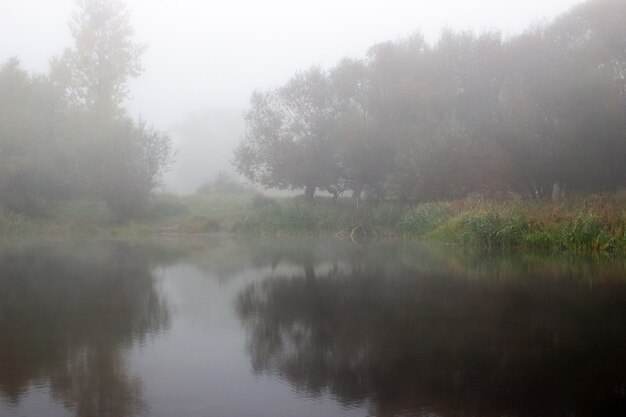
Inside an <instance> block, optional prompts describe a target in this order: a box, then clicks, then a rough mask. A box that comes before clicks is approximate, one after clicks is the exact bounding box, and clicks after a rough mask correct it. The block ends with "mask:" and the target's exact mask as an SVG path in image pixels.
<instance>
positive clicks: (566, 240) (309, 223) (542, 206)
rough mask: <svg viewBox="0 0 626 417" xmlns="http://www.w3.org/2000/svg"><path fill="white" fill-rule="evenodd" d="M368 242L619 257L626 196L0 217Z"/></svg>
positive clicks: (170, 203) (79, 204)
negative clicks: (368, 231) (125, 220)
mask: <svg viewBox="0 0 626 417" xmlns="http://www.w3.org/2000/svg"><path fill="white" fill-rule="evenodd" d="M355 224H365V225H368V226H372V228H373V229H374V230H375V231H376V234H377V236H379V237H381V236H384V237H400V238H418V239H422V240H430V241H440V242H448V243H456V244H466V245H473V246H481V247H488V248H527V249H556V250H570V251H578V252H591V251H595V252H606V253H626V195H593V196H585V197H571V198H569V199H566V200H564V201H563V202H560V203H557V204H554V203H551V202H537V201H522V200H491V199H485V198H481V197H469V198H466V199H463V200H457V201H447V202H435V203H421V204H397V203H389V202H378V203H373V202H363V203H361V204H360V206H359V207H358V209H357V208H356V207H355V205H354V204H353V202H352V201H350V200H349V199H340V200H339V201H336V202H333V201H331V200H330V199H327V198H323V197H321V198H318V199H317V200H316V202H315V204H313V205H310V204H307V203H306V202H304V201H303V200H302V199H301V198H298V197H292V198H287V197H283V198H270V197H266V196H262V195H259V194H254V193H251V192H239V193H199V194H195V195H191V196H184V197H180V196H173V195H159V196H157V197H155V199H154V201H153V202H152V203H151V205H150V208H149V209H148V211H147V213H146V216H145V218H144V219H142V220H141V221H137V222H132V223H129V224H125V225H118V224H116V223H115V222H114V221H113V219H112V216H111V215H110V213H109V212H108V211H107V209H106V206H105V205H104V204H102V203H98V202H91V201H84V200H80V201H72V202H65V203H58V204H56V205H54V206H51V207H50V208H49V210H48V211H47V213H46V214H45V215H43V216H41V217H40V218H26V217H24V216H19V215H15V214H12V213H7V212H0V233H2V234H25V233H43V234H103V233H107V234H112V235H137V234H155V233H236V234H246V235H256V236H294V235H320V236H322V235H326V236H332V235H335V234H336V233H338V232H340V231H341V230H344V229H346V227H349V226H350V225H355Z"/></svg>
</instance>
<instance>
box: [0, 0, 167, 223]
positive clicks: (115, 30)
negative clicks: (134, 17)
mask: <svg viewBox="0 0 626 417" xmlns="http://www.w3.org/2000/svg"><path fill="white" fill-rule="evenodd" d="M77 4H78V6H79V10H78V11H77V13H76V14H74V16H73V18H72V20H71V22H70V28H71V31H72V36H73V38H74V45H73V46H72V47H71V48H68V49H67V50H66V51H65V53H64V54H63V55H62V56H60V57H56V58H54V59H53V60H52V61H51V69H50V72H49V73H47V74H43V75H31V74H29V73H27V72H26V71H25V70H24V69H22V68H21V66H20V63H19V60H18V59H17V58H13V59H10V60H9V61H8V62H5V63H4V64H1V65H0V208H4V209H5V210H10V211H12V212H16V213H20V214H27V215H42V214H43V213H44V212H45V209H46V207H47V206H48V205H49V204H50V203H51V202H54V201H58V200H62V199H70V198H93V199H102V200H104V201H105V202H106V203H107V205H108V207H109V208H110V209H111V211H112V213H113V214H114V216H115V217H116V219H118V220H127V219H130V218H133V217H136V216H139V215H141V214H142V212H143V210H144V208H145V205H146V202H147V199H148V196H149V194H150V192H151V191H152V190H153V189H154V188H155V186H156V185H157V184H158V182H159V179H160V177H161V174H162V173H163V171H164V169H165V168H166V167H167V164H168V162H169V160H170V158H171V141H170V138H169V136H168V135H167V134H165V133H163V132H160V131H157V130H155V129H153V128H151V127H149V126H148V125H147V124H146V123H145V122H143V121H138V122H137V121H134V120H132V119H131V118H130V117H129V116H128V115H127V113H126V111H125V109H124V107H123V103H124V100H125V99H126V98H127V95H128V89H127V83H128V81H129V80H130V79H131V78H133V77H136V76H138V75H139V74H140V73H141V71H142V68H141V60H140V58H141V54H142V52H143V50H144V46H143V45H140V44H138V43H135V42H134V41H133V39H132V37H133V29H132V27H131V26H130V23H129V20H128V13H127V12H126V10H125V9H124V4H123V3H122V2H120V1H115V0H111V1H109V0H85V1H81V2H78V3H77Z"/></svg>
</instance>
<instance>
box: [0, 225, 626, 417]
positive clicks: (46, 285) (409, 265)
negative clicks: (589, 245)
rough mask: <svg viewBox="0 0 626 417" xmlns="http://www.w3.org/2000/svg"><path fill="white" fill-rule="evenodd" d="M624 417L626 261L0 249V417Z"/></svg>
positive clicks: (286, 245)
mask: <svg viewBox="0 0 626 417" xmlns="http://www.w3.org/2000/svg"><path fill="white" fill-rule="evenodd" d="M609 415H616V416H617V415H626V259H625V258H624V257H617V258H607V257H601V256H595V257H594V256H588V257H585V256H576V255H572V254H557V255H554V254H553V255H550V256H548V255H543V254H529V253H489V252H485V251H480V250H472V249H467V248H458V247H448V246H442V245H436V246H434V245H428V244H417V243H402V242H395V243H393V242H392V243H379V244H372V245H369V246H355V245H352V244H349V243H346V242H342V241H339V240H332V239H327V240H320V239H261V240H257V239H249V238H232V237H197V238H189V237H186V238H183V237H169V238H166V237H164V238H159V239H155V240H150V241H140V242H131V241H108V240H69V241H51V240H47V241H38V242H37V241H27V240H18V241H13V242H8V241H4V242H1V243H0V416H2V417H17V416H20V417H21V416H25V417H34V416H45V417H57V416H58V417H61V416H80V417H100V416H109V417H126V416H154V417H170V416H171V417H203V416H215V417H245V416H254V417H264V416H266V417H282V416H285V417H288V416H319V417H332V416H385V417H386V416H403V417H409V416H609Z"/></svg>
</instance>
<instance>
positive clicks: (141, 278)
mask: <svg viewBox="0 0 626 417" xmlns="http://www.w3.org/2000/svg"><path fill="white" fill-rule="evenodd" d="M164 257H165V258H167V257H166V256H164V254H163V253H159V252H155V249H154V248H147V247H140V246H132V245H126V244H121V243H116V244H93V245H88V246H85V245H72V246H67V247H62V248H58V249H54V248H52V247H50V246H41V247H38V248H33V247H28V248H25V249H16V248H13V249H8V250H4V251H3V252H1V253H0V338H1V343H0V394H3V395H4V396H5V397H7V398H8V399H9V400H10V401H11V402H12V403H14V404H18V403H19V401H20V398H21V396H22V395H23V394H24V393H25V392H27V390H28V389H29V387H30V386H31V385H33V384H46V385H49V387H50V390H51V392H52V395H53V396H54V397H55V399H56V400H57V401H59V402H61V403H62V404H64V405H65V406H66V407H68V408H70V409H72V410H74V411H75V413H76V415H77V416H80V417H91V416H111V417H124V416H132V415H136V414H138V413H140V412H141V411H142V409H143V408H144V407H143V403H142V399H141V396H142V388H141V381H140V380H139V379H138V378H134V377H132V376H131V375H129V374H128V369H127V364H126V361H125V354H126V352H127V351H128V349H129V348H130V347H131V346H132V345H133V344H135V343H141V342H143V341H144V340H145V339H146V337H147V336H148V335H150V334H151V333H154V332H157V331H160V330H162V329H164V328H165V326H167V324H168V320H169V318H168V311H167V308H166V305H165V302H164V300H163V299H162V298H161V296H160V295H159V293H158V291H157V289H156V288H155V282H154V277H153V276H152V269H153V267H152V265H153V264H154V262H153V261H154V260H155V259H159V258H161V259H163V258H164Z"/></svg>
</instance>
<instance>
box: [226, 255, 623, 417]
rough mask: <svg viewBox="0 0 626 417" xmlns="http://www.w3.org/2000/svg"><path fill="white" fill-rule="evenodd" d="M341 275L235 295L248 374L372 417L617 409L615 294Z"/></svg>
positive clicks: (298, 278) (537, 282)
mask: <svg viewBox="0 0 626 417" xmlns="http://www.w3.org/2000/svg"><path fill="white" fill-rule="evenodd" d="M346 265H347V263H343V264H342V266H340V267H337V268H335V269H334V270H331V271H329V272H325V273H318V274H317V275H316V274H315V270H314V268H313V267H312V264H311V263H309V264H306V263H305V266H304V271H303V273H302V274H299V275H293V276H275V277H268V278H266V279H265V280H263V281H261V282H258V283H254V284H251V285H249V286H248V287H246V288H245V289H244V290H243V291H242V292H241V293H240V294H239V297H238V299H237V309H238V312H239V314H240V317H241V319H242V321H243V322H244V323H245V325H246V326H247V328H248V337H249V338H248V343H249V345H248V348H249V351H250V354H251V358H252V365H253V369H254V371H255V372H257V373H269V374H277V375H279V376H280V377H281V378H285V379H286V380H288V381H289V382H290V383H291V384H292V385H294V386H295V387H296V388H297V389H298V390H301V391H304V392H307V393H309V394H311V395H314V396H316V395H319V394H321V393H323V392H329V393H330V394H332V395H333V396H335V397H337V398H338V399H339V400H340V401H342V402H344V403H347V404H350V403H357V404H358V403H362V402H364V401H365V400H369V404H371V405H372V407H373V410H372V413H373V414H375V415H379V416H391V415H416V414H417V415H422V414H421V413H425V414H428V412H435V413H437V414H441V415H459V413H461V414H463V415H505V414H506V415H511V416H515V415H555V416H556V415H607V414H611V413H618V415H623V412H625V411H626V302H625V301H626V287H625V286H624V285H623V284H620V283H616V282H613V283H610V282H609V283H604V284H601V285H597V286H594V287H593V288H590V287H589V286H588V285H585V283H584V282H581V281H576V280H570V279H567V276H565V277H562V278H561V279H554V276H553V275H551V276H550V279H541V277H528V279H526V280H519V279H513V280H504V281H498V280H488V279H485V280H476V279H467V277H465V276H462V275H459V273H458V272H457V273H456V275H454V274H452V275H451V274H445V273H441V272H440V273H431V274H427V273H424V272H421V273H416V272H415V269H412V268H408V267H401V266H398V265H395V266H393V267H392V268H390V269H384V268H378V269H376V267H372V266H371V264H370V266H369V267H367V266H364V265H363V264H362V263H361V262H352V265H351V266H350V267H348V266H346ZM390 270H393V271H394V272H393V273H390V272H389V271H390ZM620 413H621V414H620Z"/></svg>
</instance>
